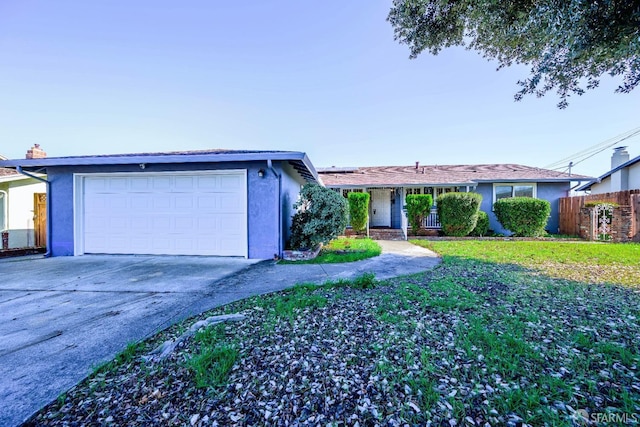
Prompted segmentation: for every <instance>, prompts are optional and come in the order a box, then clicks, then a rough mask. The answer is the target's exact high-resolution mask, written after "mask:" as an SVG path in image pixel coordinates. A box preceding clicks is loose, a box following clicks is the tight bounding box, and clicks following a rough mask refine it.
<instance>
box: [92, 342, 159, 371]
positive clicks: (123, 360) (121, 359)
mask: <svg viewBox="0 0 640 427" xmlns="http://www.w3.org/2000/svg"><path fill="white" fill-rule="evenodd" d="M145 347H146V346H145V344H144V343H143V342H130V343H129V344H127V346H126V347H125V349H124V350H122V351H121V352H120V353H118V354H116V356H115V357H114V358H113V360H111V361H109V362H106V363H103V364H101V365H98V366H97V367H96V368H94V370H93V373H94V374H100V373H105V372H109V371H113V370H115V369H117V368H118V367H119V366H122V365H126V364H130V363H132V362H133V361H134V360H135V358H136V357H137V356H138V355H140V354H142V351H143V350H144V349H145Z"/></svg>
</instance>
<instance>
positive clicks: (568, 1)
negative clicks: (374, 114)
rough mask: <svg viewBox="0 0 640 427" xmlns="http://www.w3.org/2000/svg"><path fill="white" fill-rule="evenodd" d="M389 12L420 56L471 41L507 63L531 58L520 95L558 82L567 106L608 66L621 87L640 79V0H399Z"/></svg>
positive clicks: (621, 89)
mask: <svg viewBox="0 0 640 427" xmlns="http://www.w3.org/2000/svg"><path fill="white" fill-rule="evenodd" d="M387 19H388V21H389V22H390V23H391V25H392V26H393V27H394V33H395V39H396V40H398V41H399V42H400V43H404V44H407V45H408V46H409V48H410V51H411V55H410V56H411V57H412V58H415V57H416V56H418V55H419V54H420V53H421V52H423V51H427V52H429V53H431V54H434V55H436V54H438V52H440V50H442V49H443V48H447V47H451V46H465V47H467V48H468V49H473V50H477V51H479V52H480V53H481V54H482V55H483V56H484V57H485V58H488V59H493V60H496V61H498V63H499V68H502V67H505V66H510V65H512V64H514V63H516V64H526V65H528V66H530V67H531V74H530V76H529V77H528V78H526V79H524V80H520V81H518V84H519V85H520V86H521V89H520V90H519V91H518V92H517V93H516V95H515V99H516V100H520V99H522V97H523V96H524V95H527V94H535V95H537V96H543V95H544V94H545V93H547V92H548V91H550V90H552V89H556V91H557V93H558V95H559V97H560V102H559V104H558V107H560V108H565V107H566V106H567V105H568V102H567V98H568V97H569V96H570V95H572V94H577V95H582V94H583V93H584V92H585V88H586V89H592V88H595V87H597V86H598V84H599V80H600V78H601V76H602V75H603V74H607V73H608V74H610V75H612V76H617V75H618V76H622V79H623V80H622V83H621V85H620V86H619V87H618V88H617V90H616V92H630V91H631V90H633V89H634V88H635V87H636V86H637V85H638V84H639V83H640V1H638V0H633V1H630V0H626V1H625V0H597V1H587V0H536V1H534V0H393V7H392V8H391V11H390V12H389V16H388V18H387Z"/></svg>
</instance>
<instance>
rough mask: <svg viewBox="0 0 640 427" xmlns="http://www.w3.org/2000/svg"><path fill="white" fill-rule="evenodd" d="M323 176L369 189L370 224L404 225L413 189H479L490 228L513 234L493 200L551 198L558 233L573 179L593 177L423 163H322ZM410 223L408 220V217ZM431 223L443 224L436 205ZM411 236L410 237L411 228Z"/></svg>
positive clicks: (328, 181)
mask: <svg viewBox="0 0 640 427" xmlns="http://www.w3.org/2000/svg"><path fill="white" fill-rule="evenodd" d="M318 173H319V176H320V179H321V180H322V182H323V183H324V185H326V186H327V187H329V188H332V189H334V190H336V191H339V192H340V193H342V195H343V196H344V197H347V194H348V193H349V192H352V191H358V192H362V191H367V192H369V194H370V195H371V199H370V212H369V217H370V226H371V227H381V228H391V229H397V230H401V229H402V227H403V215H404V214H403V205H404V200H405V197H406V196H407V195H408V194H431V195H433V198H434V201H435V199H436V198H437V197H438V196H439V195H441V194H443V193H448V192H452V191H463V192H469V191H473V192H476V193H479V194H481V195H482V205H481V206H480V209H481V210H483V211H485V212H486V213H487V214H488V215H489V222H490V228H491V229H492V230H494V231H495V232H496V233H503V234H509V232H508V231H507V230H505V229H503V228H502V226H501V225H500V223H499V222H498V220H497V218H496V216H495V214H494V213H493V203H494V202H495V201H496V200H498V199H502V198H505V197H515V196H524V197H536V198H539V199H544V200H548V201H549V202H550V203H551V215H550V217H549V221H548V223H547V227H546V229H547V230H548V231H549V232H551V233H557V232H558V228H559V214H558V200H559V199H560V198H561V197H566V196H568V195H569V192H570V189H571V183H572V182H574V181H577V182H580V181H587V180H589V179H590V178H589V177H586V176H582V175H576V174H567V173H563V172H558V171H553V170H548V169H541V168H535V167H530V166H523V165H516V164H482V165H424V166H423V165H420V163H419V162H416V164H415V165H412V166H373V167H343V168H336V167H332V168H319V169H318ZM404 226H405V227H406V221H404ZM425 227H426V228H430V229H434V230H437V229H439V228H440V223H439V221H438V218H437V213H436V210H435V208H434V209H432V213H431V215H429V216H428V217H427V218H426V219H425ZM404 232H405V236H404V237H405V238H406V229H405V230H404Z"/></svg>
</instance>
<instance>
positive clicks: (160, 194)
mask: <svg viewBox="0 0 640 427" xmlns="http://www.w3.org/2000/svg"><path fill="white" fill-rule="evenodd" d="M77 179H80V180H81V183H80V188H81V194H82V208H83V209H82V214H81V218H79V220H80V223H81V228H82V229H81V230H78V231H79V234H80V235H81V239H82V240H81V241H80V242H76V243H77V246H76V247H77V248H79V250H77V251H76V252H77V253H78V252H79V253H105V254H155V255H223V256H247V188H246V171H244V170H234V171H216V172H206V173H176V172H172V173H159V174H150V173H131V174H109V175H85V176H82V177H78V178H77Z"/></svg>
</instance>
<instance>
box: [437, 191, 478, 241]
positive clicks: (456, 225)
mask: <svg viewBox="0 0 640 427" xmlns="http://www.w3.org/2000/svg"><path fill="white" fill-rule="evenodd" d="M480 203H482V196H481V195H480V194H477V193H445V194H443V195H441V196H439V197H438V217H439V218H440V224H442V232H443V233H444V234H445V235H446V236H457V237H463V236H466V235H468V234H469V233H471V231H472V230H473V229H474V228H475V226H476V223H477V221H478V210H479V209H480Z"/></svg>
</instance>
